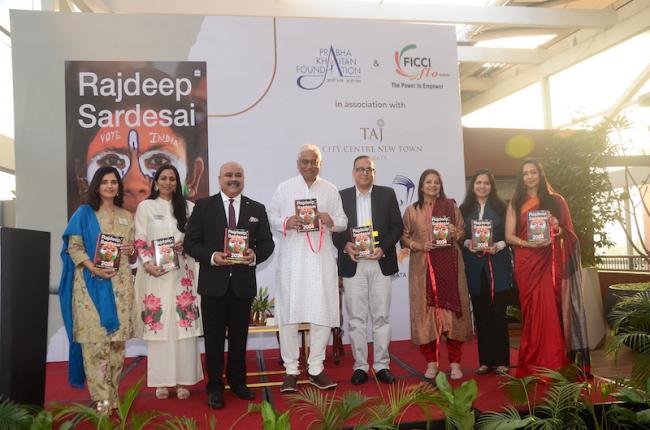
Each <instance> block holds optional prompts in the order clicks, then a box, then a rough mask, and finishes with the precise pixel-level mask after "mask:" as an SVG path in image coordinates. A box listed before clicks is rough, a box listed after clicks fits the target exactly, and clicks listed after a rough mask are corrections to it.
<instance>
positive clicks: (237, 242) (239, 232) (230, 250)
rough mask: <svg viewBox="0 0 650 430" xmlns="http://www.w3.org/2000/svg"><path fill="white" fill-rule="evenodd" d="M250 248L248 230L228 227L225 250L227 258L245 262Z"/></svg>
mask: <svg viewBox="0 0 650 430" xmlns="http://www.w3.org/2000/svg"><path fill="white" fill-rule="evenodd" d="M247 249H248V230H243V229H240V228H226V234H225V235H224V244H223V252H224V254H225V255H224V258H225V259H226V260H231V261H234V262H245V260H246V250H247Z"/></svg>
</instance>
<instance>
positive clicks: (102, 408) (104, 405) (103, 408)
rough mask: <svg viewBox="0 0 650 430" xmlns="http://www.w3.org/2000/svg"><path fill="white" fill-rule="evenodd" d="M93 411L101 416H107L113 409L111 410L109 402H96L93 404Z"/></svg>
mask: <svg viewBox="0 0 650 430" xmlns="http://www.w3.org/2000/svg"><path fill="white" fill-rule="evenodd" d="M95 410H96V411H97V412H98V413H100V414H102V415H105V416H109V415H110V414H111V411H112V410H113V409H112V408H111V402H110V401H109V400H97V403H95Z"/></svg>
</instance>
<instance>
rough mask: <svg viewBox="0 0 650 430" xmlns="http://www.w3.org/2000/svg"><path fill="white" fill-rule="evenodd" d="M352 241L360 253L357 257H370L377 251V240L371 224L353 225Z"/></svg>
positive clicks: (351, 230) (351, 231)
mask: <svg viewBox="0 0 650 430" xmlns="http://www.w3.org/2000/svg"><path fill="white" fill-rule="evenodd" d="M350 233H351V236H352V243H353V244H354V247H355V249H356V250H357V251H359V254H358V255H357V258H368V257H370V256H371V255H373V254H374V253H375V241H374V238H373V236H372V227H371V226H369V225H364V226H359V227H352V228H351V229H350Z"/></svg>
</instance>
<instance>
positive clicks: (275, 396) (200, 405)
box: [45, 340, 517, 430]
mask: <svg viewBox="0 0 650 430" xmlns="http://www.w3.org/2000/svg"><path fill="white" fill-rule="evenodd" d="M390 353H391V358H392V362H391V370H392V372H393V373H394V374H395V376H396V377H397V378H398V380H399V381H402V382H403V383H406V384H407V385H408V384H416V383H419V382H420V381H423V380H424V377H423V372H424V370H425V369H426V362H425V360H424V358H423V357H422V355H421V354H420V353H419V349H418V348H417V347H415V346H414V345H413V344H412V343H411V342H410V341H408V340H406V341H397V342H393V343H391V346H390ZM369 355H370V356H372V345H371V347H370V354H369ZM246 359H247V368H248V371H249V372H259V371H270V370H278V371H282V370H283V368H282V366H281V365H280V363H279V351H278V350H277V349H274V350H266V351H249V352H248V354H247V358H246ZM516 360H517V351H516V350H514V349H512V350H511V363H516ZM352 363H353V360H352V355H351V353H350V350H349V345H346V349H345V355H344V356H343V357H341V363H340V364H339V365H338V366H336V365H335V364H334V363H333V362H332V358H331V354H329V353H328V358H327V360H326V363H325V368H326V371H327V373H328V375H329V376H330V377H331V378H332V379H333V380H335V381H336V382H338V384H339V385H338V387H337V390H336V394H337V395H341V394H342V393H344V392H346V391H349V390H356V391H361V392H362V394H364V395H366V396H371V397H378V396H381V393H380V389H381V390H383V392H384V393H385V391H386V389H385V387H386V386H385V385H381V386H378V385H377V383H375V382H374V381H372V380H371V381H369V382H368V383H366V384H364V385H361V386H353V385H351V384H350V376H351V375H352ZM461 364H462V368H463V371H464V373H465V376H464V378H463V379H462V380H460V381H453V382H452V385H453V386H455V387H456V386H458V385H460V384H461V383H462V382H463V381H466V380H468V379H475V380H476V382H477V384H478V397H477V399H476V402H475V404H474V406H475V407H476V409H478V410H480V411H488V410H492V411H496V410H500V409H501V408H502V407H503V406H505V405H507V404H508V401H507V398H506V397H505V395H504V393H503V392H502V391H501V390H500V389H499V387H498V381H499V378H498V377H497V376H496V375H494V374H493V373H491V374H488V375H482V376H478V375H476V373H475V370H476V368H477V367H478V359H477V351H476V342H475V341H474V340H472V341H469V342H467V343H466V345H465V346H464V347H463V360H462V363H461ZM440 368H441V370H443V371H448V368H449V364H448V362H447V358H446V347H445V346H444V342H443V346H442V351H441V362H440ZM66 372H67V363H49V364H48V366H47V378H46V379H47V380H46V390H45V401H46V403H49V402H79V403H83V404H90V403H91V401H90V397H89V394H88V391H87V390H76V389H73V388H70V387H69V386H68V384H67V379H66ZM145 375H146V358H144V357H140V358H135V359H128V360H127V362H126V363H125V369H124V377H123V380H122V383H121V386H120V393H123V392H124V391H125V390H126V389H127V388H128V387H130V386H132V385H133V384H135V383H136V382H137V381H138V380H139V379H140V378H142V377H143V376H145ZM304 375H305V373H303V377H302V378H303V379H306V377H305V376H304ZM282 377H283V374H277V375H270V376H250V377H249V379H248V383H249V384H254V383H259V382H266V381H271V382H281V381H282ZM144 385H145V387H144V388H143V390H142V391H141V393H140V395H139V396H138V398H137V400H136V402H135V409H136V410H137V411H145V410H158V411H161V412H166V413H170V414H174V415H185V416H190V417H194V418H195V419H196V420H197V421H198V422H199V423H205V422H207V421H206V420H207V419H208V418H209V417H210V416H211V415H214V416H215V417H216V419H217V428H218V429H227V428H230V426H231V425H232V423H234V422H235V421H236V420H237V419H239V418H240V417H242V415H244V414H246V411H247V407H248V403H247V402H246V401H243V400H240V399H238V398H237V397H235V396H234V395H232V394H231V393H230V392H229V391H226V393H225V401H226V408H225V409H222V410H218V411H212V410H211V409H210V408H209V407H208V406H207V395H206V393H205V383H204V382H200V383H199V384H197V385H195V386H193V387H191V392H192V396H191V398H190V399H189V400H177V399H176V398H175V397H174V396H173V393H172V396H171V397H170V398H169V399H167V400H158V399H156V398H155V396H154V391H155V390H154V389H153V388H147V387H146V381H145V382H144ZM254 391H255V394H256V396H257V398H256V400H255V402H260V401H262V400H268V401H270V402H271V403H272V404H273V406H274V407H275V408H276V409H277V410H279V411H281V412H283V411H285V410H287V409H288V406H289V401H288V399H287V396H285V395H282V394H280V387H279V385H277V386H273V387H265V388H254ZM328 393H333V391H329V392H328ZM432 414H433V416H434V417H435V418H443V414H442V412H441V411H438V410H435V411H432ZM295 415H297V414H294V416H292V425H293V428H294V429H302V428H305V427H306V426H307V424H308V423H309V421H310V419H309V417H305V416H302V417H298V416H295ZM422 420H424V415H423V413H422V411H420V410H418V409H417V408H411V409H409V410H408V411H407V413H406V414H405V415H404V417H403V419H402V422H405V423H406V422H414V421H422ZM205 428H207V425H206V426H205ZM236 428H238V429H247V430H252V429H258V428H262V425H261V419H260V416H259V414H252V415H250V416H246V417H244V418H243V419H242V420H241V421H240V422H239V423H238V425H237V426H236Z"/></svg>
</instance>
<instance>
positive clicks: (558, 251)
mask: <svg viewBox="0 0 650 430" xmlns="http://www.w3.org/2000/svg"><path fill="white" fill-rule="evenodd" d="M537 210H546V211H548V223H547V224H548V226H549V227H550V230H551V231H550V239H548V240H542V241H529V240H528V214H529V213H530V211H537ZM506 241H507V242H508V243H509V244H511V245H513V249H514V261H515V267H514V279H515V282H516V283H517V287H518V288H519V302H520V304H521V312H522V317H523V329H522V333H521V344H520V347H519V363H518V365H517V373H516V375H517V376H518V377H522V376H526V375H531V374H534V373H536V370H537V368H539V367H544V368H549V369H559V368H561V367H564V366H566V365H567V364H569V363H571V362H575V363H578V364H579V365H581V366H582V368H583V369H584V371H585V372H586V373H589V370H590V369H589V349H588V346H587V331H586V322H585V313H584V307H583V301H582V286H581V285H582V276H581V266H580V245H579V243H578V238H577V236H576V234H575V231H574V229H573V222H572V221H571V214H570V213H569V207H568V206H567V204H566V201H565V200H564V198H563V197H562V196H561V195H559V194H558V193H556V192H554V191H553V188H552V187H551V186H550V185H549V184H548V182H547V181H546V175H545V174H544V170H543V168H542V165H541V164H540V163H539V161H537V160H532V159H528V160H525V161H524V162H523V163H522V165H521V167H520V169H519V173H518V175H517V184H516V188H515V193H514V195H513V197H512V200H511V201H510V204H509V205H508V211H507V214H506Z"/></svg>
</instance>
